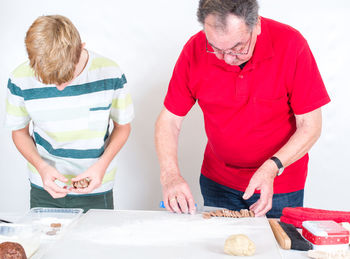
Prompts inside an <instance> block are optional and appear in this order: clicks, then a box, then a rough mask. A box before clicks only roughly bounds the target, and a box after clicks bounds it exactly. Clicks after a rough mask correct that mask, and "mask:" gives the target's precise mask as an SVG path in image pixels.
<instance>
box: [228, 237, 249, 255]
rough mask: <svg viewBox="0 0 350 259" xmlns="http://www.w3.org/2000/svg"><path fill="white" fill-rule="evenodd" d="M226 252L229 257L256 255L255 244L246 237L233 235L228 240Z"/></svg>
mask: <svg viewBox="0 0 350 259" xmlns="http://www.w3.org/2000/svg"><path fill="white" fill-rule="evenodd" d="M224 251H225V253H226V254H229V255H236V256H250V255H253V254H254V253H255V244H254V243H253V241H251V240H250V239H249V238H248V237H247V236H246V235H243V234H239V235H232V236H229V237H228V238H227V239H226V241H225V246H224Z"/></svg>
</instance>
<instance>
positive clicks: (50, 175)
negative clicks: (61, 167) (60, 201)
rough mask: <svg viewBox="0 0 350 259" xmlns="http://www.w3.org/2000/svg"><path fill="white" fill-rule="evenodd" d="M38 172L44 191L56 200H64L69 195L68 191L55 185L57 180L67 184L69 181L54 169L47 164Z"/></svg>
mask: <svg viewBox="0 0 350 259" xmlns="http://www.w3.org/2000/svg"><path fill="white" fill-rule="evenodd" d="M38 172H39V174H40V176H41V179H42V181H43V185H44V189H45V190H46V191H47V192H48V193H50V195H51V196H52V197H53V198H54V199H57V198H63V197H65V196H66V195H67V194H68V193H69V190H68V189H66V188H62V187H60V186H58V185H57V184H56V183H55V180H59V181H61V182H63V183H66V182H67V181H68V179H67V178H66V177H64V176H63V175H62V174H60V173H59V172H58V171H57V170H56V169H55V168H54V167H52V166H50V165H49V164H46V163H45V164H44V165H43V166H42V167H40V168H39V169H38Z"/></svg>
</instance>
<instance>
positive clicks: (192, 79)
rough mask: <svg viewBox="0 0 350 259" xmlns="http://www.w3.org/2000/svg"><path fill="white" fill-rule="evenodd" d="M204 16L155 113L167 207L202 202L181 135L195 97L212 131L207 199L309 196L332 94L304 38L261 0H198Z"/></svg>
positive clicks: (227, 201) (265, 204) (249, 201)
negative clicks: (310, 170) (189, 177)
mask: <svg viewBox="0 0 350 259" xmlns="http://www.w3.org/2000/svg"><path fill="white" fill-rule="evenodd" d="M197 16H198V20H199V22H200V23H201V24H203V31H200V32H199V33H197V34H196V35H194V36H193V37H191V38H190V40H189V41H188V42H187V44H186V45H185V47H184V48H183V51H182V52H181V55H180V57H179V59H178V61H177V63H176V66H175V69H174V72H173V75H172V78H171V81H170V84H169V89H168V92H167V95H166V98H165V101H164V106H165V108H164V109H163V111H162V112H161V114H160V115H159V118H158V121H157V123H156V147H157V152H158V157H159V161H160V170H161V183H162V186H163V198H164V202H165V206H166V208H167V209H168V210H170V211H173V212H177V213H181V212H183V213H188V212H190V213H194V211H195V206H194V201H193V197H192V194H191V191H190V189H189V187H188V185H187V183H186V182H185V180H184V179H183V177H182V176H181V174H180V170H179V167H178V163H177V140H178V135H179V132H180V128H181V123H182V121H183V119H184V116H186V114H187V113H188V111H189V110H190V109H191V107H192V106H193V105H194V104H195V102H196V101H198V104H199V106H200V107H201V109H202V111H203V115H204V122H205V130H206V134H207V137H208V144H207V146H206V149H205V153H204V160H203V165H202V170H201V177H200V186H201V192H202V195H203V198H204V204H205V205H207V206H216V207H225V208H228V209H234V210H238V209H247V208H249V209H251V210H252V211H254V212H255V214H256V215H257V216H261V215H265V214H267V216H269V217H280V216H281V213H282V209H283V208H284V207H287V206H288V207H296V206H303V199H304V185H305V180H306V176H307V165H308V160H309V157H308V154H307V152H308V151H309V150H310V148H311V147H312V145H313V144H314V143H315V142H316V140H317V139H318V138H319V136H320V133H321V121H322V115H321V106H323V105H325V104H327V103H328V102H329V101H330V99H329V97H328V94H327V91H326V89H325V86H324V84H323V81H322V78H321V76H320V73H319V71H318V68H317V65H316V62H315V59H314V57H313V55H312V53H311V51H310V49H309V46H308V44H307V42H306V40H305V39H304V38H303V36H302V35H301V34H300V33H299V32H298V31H297V30H295V29H293V28H292V27H290V26H288V25H285V24H282V23H279V22H276V21H273V20H270V19H267V18H263V17H261V16H259V14H258V3H257V1H256V0H201V1H199V8H198V12H197Z"/></svg>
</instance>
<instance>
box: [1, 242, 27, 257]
mask: <svg viewBox="0 0 350 259" xmlns="http://www.w3.org/2000/svg"><path fill="white" fill-rule="evenodd" d="M0 258H1V259H27V256H26V253H25V251H24V249H23V247H22V246H21V245H20V244H18V243H15V242H4V243H1V244H0Z"/></svg>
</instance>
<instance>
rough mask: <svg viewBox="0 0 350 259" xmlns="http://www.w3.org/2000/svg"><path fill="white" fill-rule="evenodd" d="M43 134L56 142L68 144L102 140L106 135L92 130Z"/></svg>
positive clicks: (103, 132)
mask: <svg viewBox="0 0 350 259" xmlns="http://www.w3.org/2000/svg"><path fill="white" fill-rule="evenodd" d="M45 133H46V134H47V135H48V136H49V137H50V138H52V139H54V140H55V141H57V142H70V141H75V140H82V139H94V138H103V137H104V136H105V134H106V132H105V131H92V130H75V131H63V132H47V131H45Z"/></svg>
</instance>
